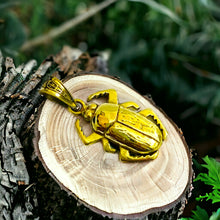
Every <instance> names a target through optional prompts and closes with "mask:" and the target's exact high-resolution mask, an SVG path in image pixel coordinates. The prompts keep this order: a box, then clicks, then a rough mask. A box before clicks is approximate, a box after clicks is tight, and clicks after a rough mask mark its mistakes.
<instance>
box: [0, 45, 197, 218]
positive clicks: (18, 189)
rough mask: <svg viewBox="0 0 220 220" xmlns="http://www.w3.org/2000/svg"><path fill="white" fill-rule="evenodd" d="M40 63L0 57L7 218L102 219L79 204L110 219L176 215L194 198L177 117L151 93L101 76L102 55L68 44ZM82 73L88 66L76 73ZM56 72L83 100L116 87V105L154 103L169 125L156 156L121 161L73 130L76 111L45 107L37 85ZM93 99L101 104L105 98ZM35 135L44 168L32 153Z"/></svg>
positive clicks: (2, 188) (1, 177)
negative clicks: (86, 142)
mask: <svg viewBox="0 0 220 220" xmlns="http://www.w3.org/2000/svg"><path fill="white" fill-rule="evenodd" d="M36 66H37V64H36V61H34V60H32V61H30V62H28V63H27V64H25V65H20V66H19V67H17V68H16V67H15V65H14V64H13V61H12V60H11V59H8V58H7V59H4V58H3V57H2V55H1V56H0V77H1V78H0V79H1V84H0V101H1V102H0V113H1V115H0V122H1V123H0V130H1V131H0V132H1V133H0V136H1V138H0V146H1V149H0V150H1V152H0V160H1V164H0V165H1V173H0V196H1V198H3V199H2V200H1V204H0V212H1V214H2V216H3V219H19V218H21V219H27V218H28V219H37V218H39V217H40V218H44V219H49V218H56V219H61V218H62V219H72V218H75V219H80V218H82V217H85V216H86V217H87V218H89V217H91V216H93V217H94V216H95V218H96V219H102V218H101V217H100V216H99V215H96V214H94V213H93V212H91V211H89V210H88V209H86V208H84V206H80V204H81V203H83V204H85V205H86V206H87V207H88V208H89V209H91V210H93V211H95V212H97V213H99V214H102V215H104V216H105V215H107V216H109V217H113V218H125V217H129V218H133V217H138V218H144V216H147V217H148V219H177V217H178V216H179V214H181V213H182V211H183V209H184V206H185V203H186V202H187V199H188V197H189V196H190V193H191V189H192V186H191V180H192V173H193V171H192V162H191V154H190V151H189V149H188V147H187V145H186V142H185V140H184V137H183V134H182V132H181V130H180V129H179V128H177V126H176V125H175V124H174V123H173V122H172V120H170V119H169V118H168V116H167V115H166V114H165V113H164V112H163V111H162V110H161V109H159V108H158V107H157V106H156V105H155V104H154V103H153V102H152V100H150V99H149V98H147V97H143V96H141V95H139V94H138V93H137V92H135V91H134V90H133V89H132V88H130V87H129V86H127V85H125V84H124V83H122V82H120V81H119V80H118V79H114V78H111V77H108V76H104V75H103V74H106V73H107V65H106V62H105V61H104V60H103V59H102V58H101V57H99V56H92V57H91V56H89V55H88V54H81V52H79V51H77V50H74V49H72V48H69V47H64V48H63V50H62V51H61V52H60V53H59V54H57V55H55V56H51V57H48V58H47V59H46V60H45V61H44V62H43V63H42V64H41V65H40V66H39V67H38V68H36ZM82 71H86V72H84V73H83V75H81V74H79V73H82ZM91 72H98V73H101V74H102V75H93V74H91ZM51 75H53V76H56V77H58V78H61V79H63V78H65V77H66V76H69V77H68V78H67V79H68V80H67V81H66V82H65V85H66V86H67V88H68V89H69V90H70V91H71V93H73V95H74V98H80V99H83V100H84V101H86V98H87V96H88V95H89V94H91V93H92V92H93V91H99V90H101V89H106V87H108V88H109V87H111V88H115V89H116V90H117V92H118V99H119V103H121V102H125V101H134V102H137V104H139V105H140V107H141V109H144V108H151V109H153V110H154V111H155V112H156V113H157V115H158V116H159V118H160V119H161V121H162V123H163V124H164V125H165V127H166V128H167V130H168V137H167V140H166V141H165V142H164V143H163V145H162V147H161V148H160V150H159V157H158V158H157V159H155V160H154V161H147V162H141V163H140V162H136V163H122V162H121V161H119V160H118V154H117V153H116V154H112V153H107V152H104V150H103V148H102V145H101V143H96V144H94V145H89V146H84V145H83V144H82V142H81V140H80V139H79V137H78V135H77V133H76V131H75V125H74V121H75V119H76V116H74V115H72V114H70V113H69V112H68V111H67V110H66V109H65V108H63V107H60V106H59V105H57V104H56V103H52V102H50V101H46V102H45V104H43V105H41V103H42V101H43V100H44V99H43V98H42V97H41V96H40V95H39V93H38V90H39V88H40V87H41V86H42V84H43V83H44V82H45V81H46V80H47V79H48V78H49V77H50V76H51ZM73 76H75V77H73ZM88 81H89V83H88ZM95 101H96V102H97V103H99V104H100V103H102V102H105V101H106V100H105V99H100V100H98V99H97V100H95ZM40 105H41V107H40ZM39 109H41V110H40V111H39ZM37 117H38V120H37V123H36V118H37ZM80 123H81V125H82V127H83V130H84V132H85V133H86V134H87V135H88V134H89V133H90V132H91V131H92V130H91V127H90V125H89V124H87V123H85V122H84V120H83V119H82V118H80ZM34 125H35V133H34ZM33 137H35V139H34V143H35V147H36V149H37V150H36V151H37V153H38V156H39V159H40V161H41V162H42V164H43V166H44V168H45V170H46V172H45V170H44V169H42V166H41V163H40V162H39V160H38V159H37V158H36V157H35V156H34V154H33V148H32V145H31V143H32V141H33ZM48 140H49V141H48ZM47 172H48V173H49V174H50V175H48V174H47ZM50 176H52V178H51V177H50ZM54 180H55V181H54ZM56 182H57V183H58V184H59V185H60V186H61V188H62V189H65V190H66V191H67V192H68V194H67V193H65V191H62V190H60V188H59V187H58V185H57V184H56ZM69 194H70V195H73V196H74V197H75V198H76V200H75V199H73V197H69ZM80 216H81V217H80Z"/></svg>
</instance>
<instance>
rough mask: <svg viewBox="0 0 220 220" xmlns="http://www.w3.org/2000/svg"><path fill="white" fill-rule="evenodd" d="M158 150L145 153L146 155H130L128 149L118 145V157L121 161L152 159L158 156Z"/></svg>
mask: <svg viewBox="0 0 220 220" xmlns="http://www.w3.org/2000/svg"><path fill="white" fill-rule="evenodd" d="M158 154H159V152H158V151H156V152H155V153H153V154H147V155H135V156H133V155H130V152H129V150H127V149H125V148H123V147H120V153H119V159H120V160H121V161H131V162H132V161H133V162H135V161H146V160H154V159H156V158H157V157H158Z"/></svg>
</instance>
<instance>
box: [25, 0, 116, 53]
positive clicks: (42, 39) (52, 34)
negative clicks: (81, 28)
mask: <svg viewBox="0 0 220 220" xmlns="http://www.w3.org/2000/svg"><path fill="white" fill-rule="evenodd" d="M116 1H117V0H106V1H103V2H101V3H100V4H98V5H95V6H93V7H91V8H90V9H89V10H88V11H87V12H86V13H83V14H81V15H79V16H77V17H75V18H72V19H70V20H69V21H66V22H64V23H63V24H61V25H60V26H59V27H56V28H54V29H52V30H50V31H49V32H48V33H46V34H43V35H41V36H38V37H36V38H34V39H32V40H30V41H27V42H26V43H24V44H23V45H22V46H21V51H27V50H29V49H30V48H33V47H36V46H38V45H41V44H44V43H47V42H48V41H50V40H52V39H54V38H56V37H59V36H60V35H62V34H63V33H65V32H66V31H68V30H70V29H71V28H73V27H75V26H76V25H78V24H80V23H81V22H83V21H85V20H86V19H88V18H90V17H92V16H93V15H95V14H96V13H98V12H99V11H101V10H103V9H105V8H107V7H108V6H109V5H111V4H112V3H114V2H116Z"/></svg>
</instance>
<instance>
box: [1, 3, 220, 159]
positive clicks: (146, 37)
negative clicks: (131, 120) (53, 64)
mask: <svg viewBox="0 0 220 220" xmlns="http://www.w3.org/2000/svg"><path fill="white" fill-rule="evenodd" d="M102 2H103V0H102V1H101V0H96V1H95V0H81V1H77V0H47V1H46V0H32V1H25V0H7V1H0V49H1V51H2V53H3V55H4V56H10V57H13V58H14V60H15V63H16V65H18V64H21V63H23V62H27V61H28V60H30V59H36V60H37V61H38V64H40V63H41V62H42V61H43V60H44V59H45V58H46V57H47V56H48V55H50V54H56V53H58V52H59V51H60V50H61V49H62V47H63V46H64V45H69V46H71V47H74V48H78V49H80V50H82V51H84V52H89V53H90V54H105V55H107V56H108V68H109V74H111V75H113V76H118V77H120V78H121V79H122V80H123V81H125V82H127V83H129V84H131V85H132V86H133V87H134V88H135V89H136V90H138V91H139V92H140V93H141V94H143V95H151V96H152V98H153V100H154V101H155V103H156V104H157V105H158V106H160V107H161V108H162V109H163V110H164V111H165V112H166V113H167V115H168V116H169V117H170V118H172V120H173V121H174V122H175V123H176V124H177V125H178V127H180V128H181V129H182V131H183V133H184V136H185V139H186V141H187V143H188V145H189V147H190V148H192V149H195V152H196V153H195V154H196V155H197V157H198V158H202V157H204V156H205V155H209V156H212V157H214V158H216V159H219V158H220V157H219V155H220V1H217V0H215V1H214V0H213V1H212V0H194V1H181V0H166V1H164V0H155V1H153V0H132V1H129V0H118V1H115V2H114V3H112V4H109V6H108V7H105V9H103V10H100V11H98V10H97V12H96V13H94V15H93V16H91V17H90V18H88V19H87V20H85V21H83V22H79V24H78V25H76V26H75V27H74V28H71V29H69V30H68V31H65V32H64V33H62V34H60V35H59V36H58V37H56V38H50V39H47V41H46V42H43V43H42V44H39V45H37V46H27V42H29V41H30V40H31V39H34V38H36V37H39V36H43V35H44V34H46V33H48V32H49V31H51V30H53V29H54V28H57V27H59V26H60V25H62V24H63V23H64V22H67V21H69V20H70V19H73V18H77V17H79V16H86V14H87V13H88V11H89V10H90V8H91V7H97V6H98V5H100V4H101V3H102ZM24 45H26V46H27V47H24ZM198 160H199V159H198Z"/></svg>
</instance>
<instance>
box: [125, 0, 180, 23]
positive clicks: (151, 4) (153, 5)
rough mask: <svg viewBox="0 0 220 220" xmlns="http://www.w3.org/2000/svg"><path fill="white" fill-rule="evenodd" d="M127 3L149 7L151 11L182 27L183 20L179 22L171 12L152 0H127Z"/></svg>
mask: <svg viewBox="0 0 220 220" xmlns="http://www.w3.org/2000/svg"><path fill="white" fill-rule="evenodd" d="M129 1H132V2H141V3H144V4H146V5H148V6H149V7H151V8H152V9H154V10H156V11H158V12H160V13H161V14H164V15H166V16H168V17H169V18H170V19H172V20H173V21H174V22H176V23H177V24H179V25H183V20H181V19H180V18H179V17H178V16H177V15H176V14H175V13H174V12H173V11H171V10H170V9H169V8H167V7H166V6H164V5H162V4H159V3H157V2H156V1H152V0H129Z"/></svg>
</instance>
